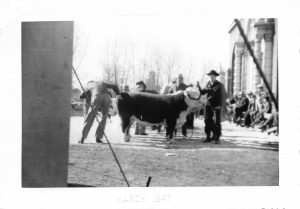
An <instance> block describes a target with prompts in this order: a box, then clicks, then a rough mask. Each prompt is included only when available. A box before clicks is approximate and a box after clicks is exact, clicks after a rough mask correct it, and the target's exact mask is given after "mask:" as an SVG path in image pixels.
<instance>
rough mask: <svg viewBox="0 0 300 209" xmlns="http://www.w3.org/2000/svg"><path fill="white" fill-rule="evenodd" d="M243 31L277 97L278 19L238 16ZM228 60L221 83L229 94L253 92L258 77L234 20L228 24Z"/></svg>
mask: <svg viewBox="0 0 300 209" xmlns="http://www.w3.org/2000/svg"><path fill="white" fill-rule="evenodd" d="M240 22H241V25H242V27H243V28H244V31H245V34H246V36H247V38H248V41H249V42H250V45H251V47H252V49H253V51H254V54H255V56H256V58H257V60H258V62H259V64H260V65H261V68H262V71H263V73H264V75H265V77H266V79H267V81H268V84H269V86H270V87H271V89H272V92H273V93H274V95H275V97H277V96H278V93H277V92H278V65H277V58H278V55H277V51H278V50H277V49H278V44H277V42H278V33H277V31H278V20H277V19H274V18H260V19H240ZM229 34H230V47H229V50H230V51H229V55H230V56H229V63H230V68H229V69H227V71H226V73H225V86H226V90H227V92H228V94H229V95H230V96H232V95H234V94H237V93H238V92H240V91H243V92H245V93H247V92H250V91H252V92H256V90H257V86H258V85H259V84H262V83H263V81H262V78H261V76H260V75H259V72H258V70H257V68H256V66H255V64H254V62H253V59H252V57H251V55H250V53H249V51H248V50H247V47H246V45H245V43H244V41H243V38H242V36H241V35H240V32H239V30H238V27H237V25H236V24H235V22H234V23H233V24H232V25H231V26H230V29H229Z"/></svg>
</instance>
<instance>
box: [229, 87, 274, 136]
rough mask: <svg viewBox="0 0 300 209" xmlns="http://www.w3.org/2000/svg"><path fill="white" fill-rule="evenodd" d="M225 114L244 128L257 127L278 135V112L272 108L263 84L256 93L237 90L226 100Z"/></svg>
mask: <svg viewBox="0 0 300 209" xmlns="http://www.w3.org/2000/svg"><path fill="white" fill-rule="evenodd" d="M225 112H226V115H227V117H228V118H229V120H230V121H231V122H233V123H235V124H237V125H239V126H242V127H246V128H258V129H261V130H262V131H263V132H264V131H266V132H267V133H268V134H269V133H272V132H273V133H275V134H276V135H278V112H277V111H275V110H273V106H272V101H271V98H270V96H269V95H268V93H267V92H266V91H265V90H264V87H263V85H259V86H258V91H257V92H256V93H253V92H249V93H248V94H247V95H246V94H245V93H244V92H239V93H238V94H237V95H234V96H233V97H232V98H229V99H227V101H226V110H225Z"/></svg>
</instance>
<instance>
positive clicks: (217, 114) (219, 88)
mask: <svg viewBox="0 0 300 209" xmlns="http://www.w3.org/2000/svg"><path fill="white" fill-rule="evenodd" d="M207 75H208V76H210V81H209V82H208V83H207V85H206V87H205V88H204V89H201V87H200V86H199V91H200V93H201V94H207V100H206V103H205V109H204V118H205V119H204V122H205V133H206V139H205V140H204V141H203V142H211V141H214V142H215V144H219V143H220V135H221V130H222V127H221V110H222V107H223V106H224V103H225V101H226V97H227V95H226V91H225V88H224V85H223V84H222V83H221V82H219V81H218V80H217V76H219V73H217V72H216V71H215V70H211V71H210V72H209V73H208V74H207ZM211 133H212V134H213V136H212V138H211Z"/></svg>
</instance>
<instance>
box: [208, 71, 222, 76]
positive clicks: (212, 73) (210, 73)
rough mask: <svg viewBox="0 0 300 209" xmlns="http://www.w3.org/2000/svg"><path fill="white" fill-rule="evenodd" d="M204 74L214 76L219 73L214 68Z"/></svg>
mask: <svg viewBox="0 0 300 209" xmlns="http://www.w3.org/2000/svg"><path fill="white" fill-rule="evenodd" d="M206 75H214V76H219V75H220V74H219V73H217V72H216V71H215V70H211V71H209V73H207V74H206Z"/></svg>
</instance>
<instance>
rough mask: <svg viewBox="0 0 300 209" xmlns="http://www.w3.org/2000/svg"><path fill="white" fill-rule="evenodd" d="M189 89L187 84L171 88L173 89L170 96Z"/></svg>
mask: <svg viewBox="0 0 300 209" xmlns="http://www.w3.org/2000/svg"><path fill="white" fill-rule="evenodd" d="M187 87H188V86H187V85H186V84H184V83H181V84H179V85H176V86H174V88H171V89H170V90H169V94H173V93H175V92H177V91H184V90H185V89H186V88H187Z"/></svg>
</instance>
